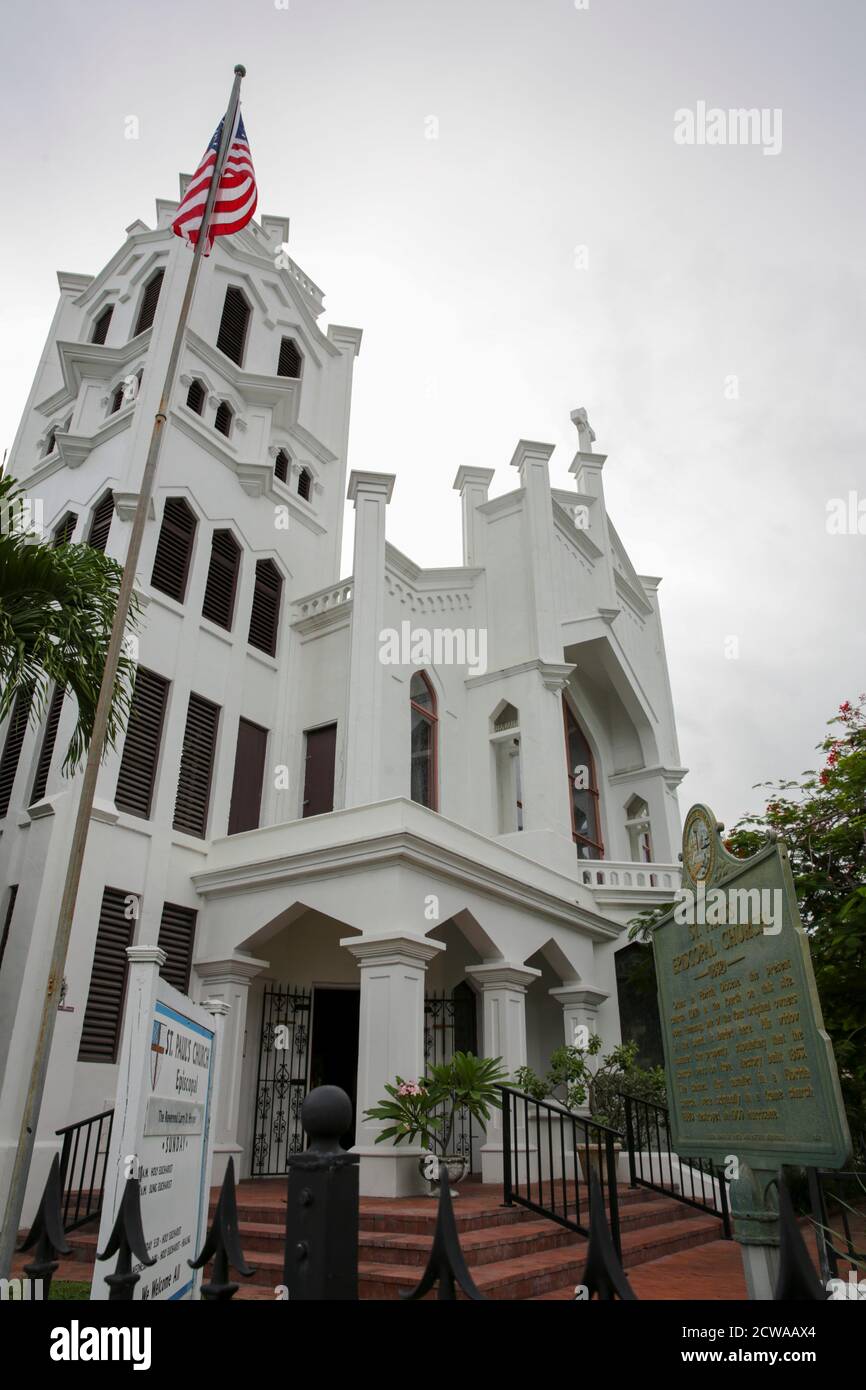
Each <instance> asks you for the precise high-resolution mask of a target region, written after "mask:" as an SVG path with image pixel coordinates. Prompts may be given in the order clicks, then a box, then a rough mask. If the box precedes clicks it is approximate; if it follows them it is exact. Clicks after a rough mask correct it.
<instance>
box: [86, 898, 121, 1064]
mask: <svg viewBox="0 0 866 1390" xmlns="http://www.w3.org/2000/svg"><path fill="white" fill-rule="evenodd" d="M131 896H133V895H132V894H129V893H124V891H123V889H121V888H106V890H105V892H104V893H103V895H102V910H101V911H100V914H99V929H98V931H97V933H96V946H95V948H94V952H93V968H92V969H91V972H90V990H89V992H88V995H87V1008H86V1009H85V1011H84V1024H83V1026H82V1029H81V1044H80V1046H79V1049H78V1060H79V1062H116V1061H117V1048H118V1043H119V1042H120V1022H121V1019H122V1017H123V999H124V995H125V993H126V966H127V960H126V948H127V946H131V945H132V932H133V927H134V926H135V918H134V917H127V916H126V908H127V901H126V900H127V898H129V897H131Z"/></svg>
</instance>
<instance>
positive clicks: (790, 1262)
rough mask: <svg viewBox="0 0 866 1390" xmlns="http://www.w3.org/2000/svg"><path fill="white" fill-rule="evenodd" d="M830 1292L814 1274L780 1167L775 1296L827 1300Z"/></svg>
mask: <svg viewBox="0 0 866 1390" xmlns="http://www.w3.org/2000/svg"><path fill="white" fill-rule="evenodd" d="M829 1296H830V1295H829V1291H828V1290H827V1289H826V1288H825V1287H824V1285H823V1284H822V1283H821V1281H820V1279H819V1278H818V1276H817V1274H816V1273H815V1266H814V1265H813V1264H812V1260H811V1258H810V1255H809V1252H808V1250H807V1249H806V1243H805V1241H804V1240H803V1237H802V1235H801V1234H800V1227H799V1226H798V1225H797V1218H796V1216H795V1215H794V1207H793V1205H792V1202H791V1194H790V1193H789V1191H788V1184H787V1183H786V1182H785V1175H784V1173H783V1171H782V1169H781V1168H780V1169H779V1277H778V1279H777V1280H776V1288H775V1292H774V1294H773V1299H774V1301H775V1302H777V1303H782V1302H785V1301H787V1300H794V1301H797V1302H807V1303H825V1302H826V1301H827V1299H828V1298H829Z"/></svg>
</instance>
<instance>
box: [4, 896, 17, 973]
mask: <svg viewBox="0 0 866 1390" xmlns="http://www.w3.org/2000/svg"><path fill="white" fill-rule="evenodd" d="M17 897H18V884H17V883H13V884H12V887H11V888H10V889H9V900H8V902H7V903H6V917H5V919H4V921H3V935H2V937H0V968H2V966H3V957H4V956H5V954H6V943H7V941H8V940H9V931H10V928H11V926H12V913H13V912H14V911H15V899H16V898H17Z"/></svg>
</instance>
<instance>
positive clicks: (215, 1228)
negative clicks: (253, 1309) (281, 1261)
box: [187, 1158, 256, 1302]
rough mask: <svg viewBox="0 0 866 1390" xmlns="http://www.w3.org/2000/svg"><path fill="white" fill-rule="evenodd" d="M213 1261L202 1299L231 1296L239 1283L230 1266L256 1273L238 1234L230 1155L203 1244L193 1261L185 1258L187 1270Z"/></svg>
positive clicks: (247, 1273) (247, 1274)
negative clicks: (246, 1256)
mask: <svg viewBox="0 0 866 1390" xmlns="http://www.w3.org/2000/svg"><path fill="white" fill-rule="evenodd" d="M210 1260H213V1262H214V1266H213V1274H212V1277H211V1281H210V1283H208V1284H202V1286H201V1296H202V1298H203V1299H210V1300H215V1301H218V1302H225V1301H226V1300H227V1299H229V1298H234V1296H235V1294H236V1293H237V1291H238V1289H239V1288H240V1285H239V1284H235V1283H233V1282H232V1281H231V1280H230V1279H229V1269H234V1270H236V1271H237V1273H238V1274H240V1275H242V1276H243V1277H244V1279H249V1278H250V1276H251V1275H252V1274H255V1272H256V1270H255V1265H250V1264H247V1262H246V1259H245V1258H244V1252H243V1250H242V1249H241V1242H240V1238H239V1236H238V1204H237V1197H236V1195H235V1161H234V1159H233V1158H230V1159H229V1161H228V1167H227V1168H226V1171H225V1177H224V1178H223V1185H222V1187H221V1188H220V1195H219V1200H218V1201H217V1204H216V1210H215V1212H214V1214H213V1221H212V1222H211V1224H210V1230H209V1231H208V1233H207V1238H206V1240H205V1243H204V1246H203V1247H202V1250H201V1252H200V1254H198V1255H197V1256H196V1258H195V1259H194V1260H188V1261H187V1264H188V1265H189V1267H190V1269H204V1267H205V1265H206V1264H208V1262H209V1261H210Z"/></svg>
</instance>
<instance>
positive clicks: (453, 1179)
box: [418, 1154, 469, 1197]
mask: <svg viewBox="0 0 866 1390" xmlns="http://www.w3.org/2000/svg"><path fill="white" fill-rule="evenodd" d="M436 1157H437V1158H439V1162H440V1163H444V1164H445V1166H446V1168H447V1169H448V1183H449V1188H448V1190H449V1192H450V1193H451V1196H452V1197H459V1196H460V1193H459V1192H455V1190H454V1188H453V1187H451V1186H450V1184H451V1183H458V1182H462V1181H463V1179H464V1178H465V1177H466V1174H467V1172H468V1171H469V1159H468V1158H464V1157H463V1155H462V1154H443V1155H442V1156H441V1158H440V1157H439V1155H438V1154H437V1155H436ZM429 1161H430V1155H429V1154H424V1155H423V1156H422V1157H421V1158H419V1160H418V1171H419V1172H420V1174H421V1176H422V1178H424V1180H425V1182H426V1183H427V1186H428V1188H429V1191H428V1193H427V1196H428V1197H438V1196H439V1179H438V1177H437V1178H428V1177H427V1171H428V1170H427V1164H428V1163H429Z"/></svg>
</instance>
